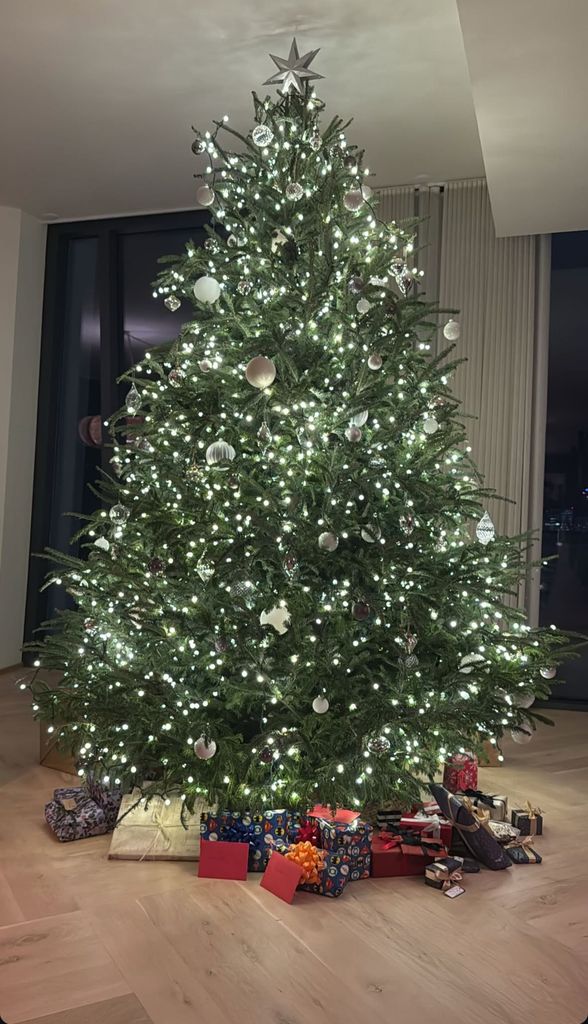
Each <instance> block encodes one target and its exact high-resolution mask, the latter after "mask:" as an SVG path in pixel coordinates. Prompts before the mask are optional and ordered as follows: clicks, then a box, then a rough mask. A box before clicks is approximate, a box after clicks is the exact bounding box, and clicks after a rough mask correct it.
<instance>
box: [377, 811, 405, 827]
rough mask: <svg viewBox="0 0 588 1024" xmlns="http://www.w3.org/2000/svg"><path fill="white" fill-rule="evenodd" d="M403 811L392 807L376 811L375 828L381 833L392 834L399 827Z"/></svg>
mask: <svg viewBox="0 0 588 1024" xmlns="http://www.w3.org/2000/svg"><path fill="white" fill-rule="evenodd" d="M403 814H404V811H401V810H400V809H399V808H394V807H390V808H387V807H381V808H380V809H379V810H378V811H376V826H377V827H378V828H379V829H380V830H381V831H382V832H394V831H395V829H396V828H397V827H398V826H399V825H400V819H401V817H402V815H403Z"/></svg>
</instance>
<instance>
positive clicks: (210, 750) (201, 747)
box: [194, 736, 216, 761]
mask: <svg viewBox="0 0 588 1024" xmlns="http://www.w3.org/2000/svg"><path fill="white" fill-rule="evenodd" d="M194 753H195V754H196V757H199V758H200V760H201V761H208V760H209V759H210V758H211V757H214V755H215V754H216V743H215V742H214V740H209V741H208V742H207V741H206V736H199V737H198V739H197V740H196V743H195V744H194Z"/></svg>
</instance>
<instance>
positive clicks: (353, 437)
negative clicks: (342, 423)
mask: <svg viewBox="0 0 588 1024" xmlns="http://www.w3.org/2000/svg"><path fill="white" fill-rule="evenodd" d="M345 437H346V438H347V440H348V441H361V438H362V433H361V430H360V429H359V427H354V426H351V427H347V430H346V431H345Z"/></svg>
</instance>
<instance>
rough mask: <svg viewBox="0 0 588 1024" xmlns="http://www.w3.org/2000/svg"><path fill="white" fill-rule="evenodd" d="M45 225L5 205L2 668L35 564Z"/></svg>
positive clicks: (0, 356) (16, 654)
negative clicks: (32, 555)
mask: <svg viewBox="0 0 588 1024" xmlns="http://www.w3.org/2000/svg"><path fill="white" fill-rule="evenodd" d="M45 236H46V226H45V225H44V224H41V223H40V221H38V220H36V219H35V218H34V217H31V216H29V215H28V214H26V213H23V212H22V211H21V210H15V209H11V208H9V207H4V206H2V207H0V669H1V668H5V667H6V666H8V665H14V664H17V663H18V662H20V648H21V644H22V634H23V622H24V611H25V599H26V585H27V572H28V562H29V539H30V525H31V503H32V493H33V464H34V456H35V435H36V424H37V391H38V381H39V356H40V347H41V313H42V304H43V277H44V272H45Z"/></svg>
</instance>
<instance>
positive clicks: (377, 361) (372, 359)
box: [367, 352, 383, 370]
mask: <svg viewBox="0 0 588 1024" xmlns="http://www.w3.org/2000/svg"><path fill="white" fill-rule="evenodd" d="M382 362H383V360H382V357H381V356H380V355H378V354H377V352H373V353H372V355H371V356H368V361H367V364H368V366H369V368H370V370H381V368H382Z"/></svg>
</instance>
